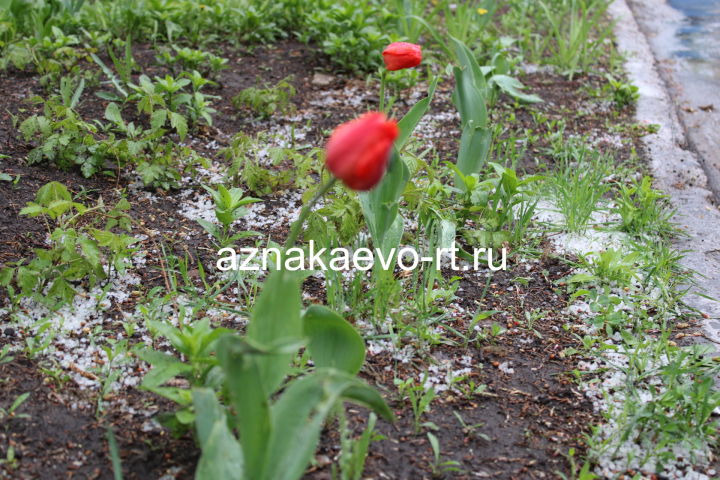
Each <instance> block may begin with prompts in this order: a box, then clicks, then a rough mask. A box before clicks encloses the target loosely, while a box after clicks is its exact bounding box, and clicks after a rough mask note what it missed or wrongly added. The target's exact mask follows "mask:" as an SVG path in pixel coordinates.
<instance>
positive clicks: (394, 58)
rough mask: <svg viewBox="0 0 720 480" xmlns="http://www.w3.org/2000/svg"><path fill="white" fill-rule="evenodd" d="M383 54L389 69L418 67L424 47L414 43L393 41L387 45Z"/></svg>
mask: <svg viewBox="0 0 720 480" xmlns="http://www.w3.org/2000/svg"><path fill="white" fill-rule="evenodd" d="M382 54H383V60H385V66H386V67H387V69H388V70H402V69H403V68H412V67H417V66H418V65H420V62H421V61H422V49H421V48H420V45H415V44H414V43H407V42H395V43H391V44H390V45H388V46H387V47H385V50H383V53H382Z"/></svg>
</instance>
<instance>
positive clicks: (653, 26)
mask: <svg viewBox="0 0 720 480" xmlns="http://www.w3.org/2000/svg"><path fill="white" fill-rule="evenodd" d="M629 4H630V7H631V8H632V10H633V13H634V14H635V17H636V18H637V20H638V23H639V24H640V28H641V29H642V30H643V31H644V33H645V34H646V36H647V38H648V40H649V42H650V46H651V48H652V50H653V53H654V54H655V58H656V59H657V60H658V62H659V65H658V66H659V69H660V71H661V73H662V75H663V78H664V80H665V82H666V84H667V86H668V88H669V90H670V93H671V94H672V96H673V100H674V103H675V105H676V106H677V108H678V115H679V117H680V120H681V122H682V124H683V126H684V128H685V131H686V133H687V139H688V142H689V143H690V146H691V147H692V148H693V149H694V150H695V151H697V153H698V154H699V155H700V158H701V160H702V163H703V166H704V168H705V172H706V175H707V177H708V183H709V187H710V188H711V189H712V190H713V192H714V193H715V197H716V199H717V200H720V0H669V2H668V3H666V2H665V1H664V0H630V1H629ZM718 229H719V230H720V225H718Z"/></svg>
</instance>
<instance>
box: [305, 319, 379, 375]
mask: <svg viewBox="0 0 720 480" xmlns="http://www.w3.org/2000/svg"><path fill="white" fill-rule="evenodd" d="M303 328H304V333H305V336H306V337H308V339H309V343H308V345H307V348H308V350H309V351H310V356H311V358H312V359H313V362H314V363H315V365H316V366H317V367H321V368H322V367H333V368H337V369H339V370H343V371H345V372H347V373H350V374H356V373H357V372H359V371H360V367H362V364H363V362H364V361H365V342H364V341H363V339H362V337H361V336H360V334H359V333H358V332H357V331H356V330H355V328H353V326H352V325H350V324H349V323H348V322H347V321H346V320H345V319H344V318H342V317H341V316H340V315H338V314H337V313H335V312H333V311H332V310H330V309H329V308H327V307H324V306H321V305H313V306H311V307H310V308H308V309H307V310H306V311H305V315H303Z"/></svg>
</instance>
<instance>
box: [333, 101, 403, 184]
mask: <svg viewBox="0 0 720 480" xmlns="http://www.w3.org/2000/svg"><path fill="white" fill-rule="evenodd" d="M398 134H399V130H398V126H397V123H395V121H394V120H388V119H387V118H386V117H385V115H384V114H382V113H378V112H368V113H366V114H364V115H362V116H361V117H359V118H357V119H355V120H352V121H350V122H347V123H344V124H342V125H340V126H339V127H337V128H336V129H335V131H334V132H333V133H332V135H331V136H330V140H329V141H328V143H327V147H326V148H325V151H326V159H325V163H326V164H327V167H328V169H329V170H330V171H331V172H332V174H333V175H335V176H336V177H337V178H339V179H340V180H342V181H343V183H345V185H347V186H348V187H350V188H352V189H353V190H370V189H371V188H373V187H374V186H375V185H377V184H378V183H379V182H380V180H381V179H382V177H383V175H384V174H385V169H386V168H387V164H388V160H389V159H390V153H391V152H392V148H393V142H394V141H395V139H396V138H397V136H398Z"/></svg>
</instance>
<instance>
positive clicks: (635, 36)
mask: <svg viewBox="0 0 720 480" xmlns="http://www.w3.org/2000/svg"><path fill="white" fill-rule="evenodd" d="M653 1H656V2H658V3H662V4H663V5H665V4H664V2H663V1H662V0H653ZM608 12H609V14H610V15H611V16H612V18H613V19H614V20H615V28H614V30H615V38H616V41H617V45H618V49H619V50H620V51H621V52H623V53H625V54H626V56H627V60H626V62H625V70H626V71H627V72H628V76H629V78H630V80H631V82H632V83H633V84H634V85H636V86H637V87H638V88H639V93H640V98H639V100H638V103H637V113H636V120H637V121H638V122H640V123H646V124H657V125H659V126H660V129H659V131H658V132H657V133H656V134H652V135H646V136H645V137H643V139H642V140H643V143H644V146H645V148H646V153H647V156H648V158H649V161H650V166H651V168H652V171H653V175H654V177H655V184H656V187H657V188H660V189H662V190H663V191H665V192H666V193H667V194H668V195H669V196H670V200H671V202H672V204H673V206H674V207H675V208H676V209H677V214H676V216H675V221H676V222H677V223H678V224H679V226H680V227H681V228H682V229H683V230H684V231H685V233H686V234H687V237H682V238H679V239H678V240H677V241H676V242H675V244H676V247H677V248H678V249H679V250H681V251H686V253H685V258H684V259H683V262H682V264H683V265H684V266H685V267H687V268H690V269H692V270H694V271H696V272H697V275H696V279H697V286H696V287H695V288H693V289H692V290H691V293H690V294H689V295H687V296H686V297H685V301H686V302H687V303H688V305H690V306H691V307H693V308H696V309H698V310H699V311H700V312H702V313H703V314H705V315H706V316H707V318H706V319H705V322H704V328H705V331H706V335H707V337H708V339H709V340H711V341H713V342H716V347H718V344H720V303H719V302H718V301H714V300H709V299H707V298H705V297H704V296H702V295H698V293H702V294H704V295H707V296H710V297H712V298H717V299H720V210H718V208H717V206H716V205H714V204H713V203H712V201H711V200H712V198H713V193H712V192H711V191H710V190H709V188H708V179H707V176H706V175H705V172H704V170H703V167H702V164H701V163H700V159H699V158H698V156H697V155H696V154H695V153H694V152H693V151H691V150H690V149H689V148H688V147H687V145H688V142H687V138H686V135H685V131H684V130H683V127H682V124H681V123H680V121H679V119H678V114H677V109H676V108H677V107H676V105H674V103H673V101H672V97H671V96H670V94H669V92H668V89H667V86H666V84H665V81H664V80H663V79H662V78H661V76H660V74H659V73H658V69H657V68H656V61H655V57H654V55H653V52H652V50H651V49H650V45H649V43H648V40H647V38H646V37H645V35H644V34H643V33H642V31H641V30H640V28H639V26H638V22H637V21H636V19H635V16H634V15H633V12H632V11H631V10H630V8H629V7H628V4H627V2H626V1H625V0H615V1H614V2H613V3H612V4H611V5H610V8H609V10H608Z"/></svg>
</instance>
